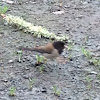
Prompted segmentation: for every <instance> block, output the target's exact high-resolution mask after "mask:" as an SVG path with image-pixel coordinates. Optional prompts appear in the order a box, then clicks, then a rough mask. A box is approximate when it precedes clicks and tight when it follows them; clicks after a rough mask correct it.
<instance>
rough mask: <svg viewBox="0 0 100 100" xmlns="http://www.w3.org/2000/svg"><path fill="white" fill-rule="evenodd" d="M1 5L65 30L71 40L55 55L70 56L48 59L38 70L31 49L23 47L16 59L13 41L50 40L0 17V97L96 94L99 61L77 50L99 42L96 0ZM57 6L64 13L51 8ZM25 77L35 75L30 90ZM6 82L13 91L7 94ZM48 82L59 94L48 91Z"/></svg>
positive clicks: (87, 99) (92, 97)
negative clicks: (69, 46) (63, 60)
mask: <svg viewBox="0 0 100 100" xmlns="http://www.w3.org/2000/svg"><path fill="white" fill-rule="evenodd" d="M60 2H62V7H60V6H59V5H60ZM4 5H8V6H9V11H8V12H7V13H8V14H12V15H17V16H21V17H23V18H24V19H25V20H26V21H28V22H31V23H34V25H41V26H43V27H45V28H47V29H48V30H49V31H50V32H54V33H55V34H63V35H65V34H67V35H68V37H69V40H71V41H72V43H73V44H74V45H73V47H72V50H71V51H68V50H64V52H63V53H62V55H61V56H64V57H68V56H71V57H72V61H67V62H66V63H64V64H63V63H58V62H57V61H49V62H48V63H47V64H45V65H44V71H43V72H42V73H41V72H40V68H39V67H35V66H34V63H35V62H36V57H35V55H36V54H37V53H36V52H26V51H25V52H23V55H22V59H21V63H19V62H18V55H16V52H17V51H18V50H17V47H19V46H28V47H33V46H35V45H42V44H45V43H48V42H49V41H50V40H48V39H44V38H41V39H38V38H35V37H33V36H32V35H30V34H26V33H23V32H21V31H19V30H18V29H15V28H14V27H10V26H8V25H5V21H4V20H2V18H0V100H100V66H97V67H96V66H94V65H92V64H89V62H88V59H87V58H86V57H84V56H83V54H82V52H81V48H82V46H84V47H86V48H87V49H88V50H90V51H95V50H97V49H99V48H100V1H99V0H62V1H57V0H44V1H42V0H18V1H17V0H16V1H14V4H7V3H6V2H3V1H0V6H4ZM60 10H61V11H62V10H63V11H64V13H63V14H60V15H55V14H53V12H55V11H60ZM96 54H100V52H96ZM29 79H33V80H35V81H34V84H33V87H32V90H29V87H30V82H29ZM12 86H14V87H16V92H15V96H14V97H10V96H9V89H10V87H12ZM54 86H56V87H57V89H60V91H61V93H60V95H59V97H58V96H55V95H54V91H53V87H54Z"/></svg>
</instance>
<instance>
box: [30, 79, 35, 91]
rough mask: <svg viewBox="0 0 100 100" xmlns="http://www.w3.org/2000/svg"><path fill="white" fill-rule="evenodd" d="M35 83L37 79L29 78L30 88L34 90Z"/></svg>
mask: <svg viewBox="0 0 100 100" xmlns="http://www.w3.org/2000/svg"><path fill="white" fill-rule="evenodd" d="M34 83H35V80H34V79H30V78H29V90H32V87H33V85H34Z"/></svg>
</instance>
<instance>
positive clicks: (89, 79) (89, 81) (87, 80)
mask: <svg viewBox="0 0 100 100" xmlns="http://www.w3.org/2000/svg"><path fill="white" fill-rule="evenodd" d="M85 80H86V82H87V83H88V86H87V87H88V89H91V81H92V79H91V78H90V77H89V76H86V77H85Z"/></svg>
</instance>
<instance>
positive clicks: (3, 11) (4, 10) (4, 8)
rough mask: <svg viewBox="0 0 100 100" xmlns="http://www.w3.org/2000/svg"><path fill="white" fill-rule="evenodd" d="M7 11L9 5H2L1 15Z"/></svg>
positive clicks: (0, 8)
mask: <svg viewBox="0 0 100 100" xmlns="http://www.w3.org/2000/svg"><path fill="white" fill-rule="evenodd" d="M7 11H8V6H6V5H5V6H4V7H1V6H0V15H1V14H5V13H6V12H7Z"/></svg>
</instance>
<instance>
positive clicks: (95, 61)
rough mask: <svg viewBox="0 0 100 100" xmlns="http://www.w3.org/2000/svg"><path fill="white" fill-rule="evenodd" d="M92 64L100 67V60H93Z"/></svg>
mask: <svg viewBox="0 0 100 100" xmlns="http://www.w3.org/2000/svg"><path fill="white" fill-rule="evenodd" d="M92 62H93V64H94V65H95V66H98V65H100V60H99V59H96V58H93V59H92Z"/></svg>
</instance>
